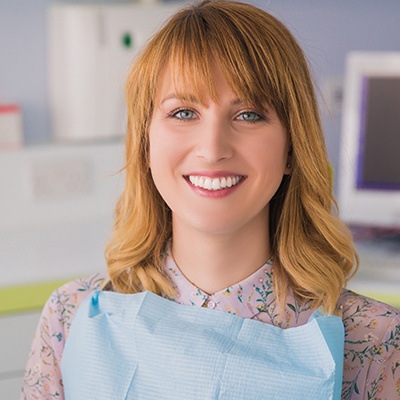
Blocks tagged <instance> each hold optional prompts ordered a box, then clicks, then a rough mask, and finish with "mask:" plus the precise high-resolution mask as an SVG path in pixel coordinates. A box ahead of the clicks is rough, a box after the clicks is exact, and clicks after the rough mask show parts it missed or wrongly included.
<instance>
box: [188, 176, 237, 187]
mask: <svg viewBox="0 0 400 400" xmlns="http://www.w3.org/2000/svg"><path fill="white" fill-rule="evenodd" d="M241 179H242V177H241V176H228V177H222V178H212V179H211V178H208V177H206V176H197V175H189V181H190V183H191V184H192V185H194V186H197V187H201V188H203V189H206V190H220V189H225V188H227V187H228V188H230V187H232V186H235V185H237V184H238V183H239V182H240V181H241Z"/></svg>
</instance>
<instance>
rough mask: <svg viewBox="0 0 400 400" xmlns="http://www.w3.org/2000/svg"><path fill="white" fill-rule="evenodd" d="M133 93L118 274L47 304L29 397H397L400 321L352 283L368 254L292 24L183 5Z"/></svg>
mask: <svg viewBox="0 0 400 400" xmlns="http://www.w3.org/2000/svg"><path fill="white" fill-rule="evenodd" d="M250 21H251V23H250ZM126 99H127V106H128V129H127V137H126V165H125V172H126V184H125V190H124V192H123V194H122V196H121V198H120V200H119V202H118V204H117V208H116V220H115V227H114V233H113V236H112V238H111V240H110V242H109V244H108V246H107V249H106V258H107V263H108V277H102V278H101V279H99V278H98V277H96V279H95V280H93V278H88V279H87V280H80V281H76V282H71V283H69V284H67V285H65V286H63V287H62V288H60V289H59V290H58V291H56V292H55V293H54V294H53V295H52V296H51V297H50V299H49V301H48V303H47V305H46V306H45V309H44V311H43V313H42V319H41V323H40V325H39V328H38V334H37V336H36V338H35V341H34V343H33V346H32V353H31V356H30V359H29V361H28V365H27V370H26V376H25V385H24V390H23V398H28V399H30V398H41V397H42V398H43V397H45V398H51V397H58V398H63V397H64V395H65V396H66V398H68V399H69V398H71V399H89V398H96V399H97V400H98V399H110V398H118V399H119V398H121V399H125V398H126V399H130V398H135V399H155V398H159V399H175V398H179V399H246V400H247V399H260V398H261V399H266V398H268V399H295V400H296V399H302V400H303V399H305V398H307V399H308V400H314V399H315V400H317V399H318V400H322V399H335V400H338V399H340V398H341V399H343V400H344V399H351V400H359V399H379V398H382V399H396V398H400V344H399V342H400V314H399V312H398V310H396V309H395V308H393V307H390V306H387V305H385V304H382V303H379V302H377V301H375V300H372V299H368V298H366V297H363V296H360V295H358V294H355V293H353V292H351V291H349V290H347V289H345V285H346V283H347V281H348V279H349V278H350V277H351V276H352V274H353V273H354V271H355V270H356V269H357V266H358V256H357V254H356V252H355V250H354V246H353V243H352V239H351V236H350V234H349V232H348V230H347V228H346V227H345V226H344V225H343V224H342V223H341V222H340V221H339V219H338V218H337V217H336V216H335V205H336V203H335V199H334V198H333V195H332V182H331V174H330V168H329V162H328V159H327V155H326V150H325V144H324V136H323V132H322V129H321V124H320V121H319V117H318V109H317V102H316V97H315V94H314V90H313V85H312V82H311V78H310V74H309V71H308V67H307V62H306V60H305V58H304V55H303V53H302V51H301V49H300V47H299V45H298V44H297V42H296V41H295V40H294V38H293V36H292V35H291V34H290V32H289V31H288V30H287V28H286V27H285V26H284V25H283V24H282V23H280V22H279V21H277V20H276V19H275V18H274V17H272V16H271V15H269V14H268V13H266V12H264V11H262V10H260V9H258V8H256V7H253V6H250V5H248V4H244V3H239V2H234V1H223V0H216V1H204V2H201V3H199V4H197V5H192V6H187V7H185V8H183V9H182V10H181V11H180V12H178V13H177V14H175V15H174V16H173V17H172V18H171V19H170V20H169V21H168V22H167V23H166V25H165V26H164V27H163V28H162V29H161V30H160V31H159V32H158V33H157V34H156V35H155V36H154V37H153V38H152V39H151V40H150V42H149V43H148V45H147V46H146V47H145V48H144V49H143V51H142V52H141V54H140V55H139V56H138V58H137V59H136V60H135V63H134V64H133V66H132V69H131V71H130V74H129V77H128V81H127V90H126ZM149 292H152V293H149ZM217 311H219V312H217ZM286 328H289V329H286ZM61 362H62V367H61Z"/></svg>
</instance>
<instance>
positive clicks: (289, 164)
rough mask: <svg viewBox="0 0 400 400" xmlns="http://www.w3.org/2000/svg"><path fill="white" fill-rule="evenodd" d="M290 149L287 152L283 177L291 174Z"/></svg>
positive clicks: (291, 158)
mask: <svg viewBox="0 0 400 400" xmlns="http://www.w3.org/2000/svg"><path fill="white" fill-rule="evenodd" d="M292 160H293V157H292V149H291V148H290V150H289V151H288V154H287V157H286V165H285V172H284V175H290V174H291V173H292V166H293V164H292Z"/></svg>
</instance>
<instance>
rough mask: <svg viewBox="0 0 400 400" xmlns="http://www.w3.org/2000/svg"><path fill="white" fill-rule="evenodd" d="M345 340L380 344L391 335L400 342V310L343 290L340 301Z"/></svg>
mask: <svg viewBox="0 0 400 400" xmlns="http://www.w3.org/2000/svg"><path fill="white" fill-rule="evenodd" d="M339 303H340V305H341V306H342V310H343V324H344V327H345V334H346V339H352V340H357V341H362V342H364V343H365V342H374V343H378V342H379V343H381V342H382V341H384V340H385V339H389V337H390V336H391V335H392V337H393V338H395V339H396V340H397V341H399V340H400V337H399V335H400V332H399V329H400V326H399V323H400V310H399V309H397V308H396V307H393V306H390V305H388V304H385V303H382V302H380V301H377V300H374V299H371V298H369V297H366V296H363V295H360V294H358V293H355V292H352V291H350V290H347V289H345V290H343V292H342V294H341V296H340V300H339Z"/></svg>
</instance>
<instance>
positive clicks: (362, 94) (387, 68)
mask: <svg viewBox="0 0 400 400" xmlns="http://www.w3.org/2000/svg"><path fill="white" fill-rule="evenodd" d="M339 206H340V210H341V217H342V219H343V220H344V221H345V222H348V223H350V224H362V225H373V226H396V227H400V53H386V52H367V53H365V52H352V53H350V54H349V55H348V57H347V63H346V78H345V86H344V101H343V125H342V135H341V155H340V172H339Z"/></svg>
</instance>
